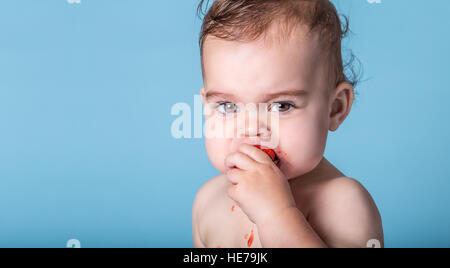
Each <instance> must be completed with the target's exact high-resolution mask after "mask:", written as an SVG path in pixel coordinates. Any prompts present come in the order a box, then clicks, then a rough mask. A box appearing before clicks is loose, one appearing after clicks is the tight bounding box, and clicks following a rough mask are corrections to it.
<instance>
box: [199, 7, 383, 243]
mask: <svg viewBox="0 0 450 268" xmlns="http://www.w3.org/2000/svg"><path fill="white" fill-rule="evenodd" d="M202 2H203V1H202ZM202 4H203V3H200V8H201V7H202ZM344 32H345V30H343V29H342V26H341V22H340V19H339V16H338V14H337V11H336V9H335V8H334V6H333V5H332V4H331V3H330V2H329V1H328V0H216V1H215V2H214V3H213V4H212V5H211V7H210V9H209V10H208V12H207V13H206V15H205V17H204V21H203V26H202V32H201V38H200V44H201V58H202V71H203V79H204V88H202V89H201V96H202V101H203V104H204V107H206V108H205V119H206V121H207V124H208V126H209V128H208V129H210V130H211V131H212V130H215V131H217V129H232V130H233V131H232V132H233V134H234V135H233V136H229V135H228V136H226V135H224V136H223V137H220V135H219V136H212V135H211V136H210V137H208V135H206V149H207V153H208V156H209V158H210V160H211V162H212V164H213V166H214V167H215V168H216V169H217V170H218V171H220V172H221V174H220V175H218V176H217V177H215V178H213V179H211V180H209V181H208V182H207V183H206V184H205V185H203V186H202V187H201V189H200V190H199V191H198V193H197V195H196V197H195V200H194V204H193V209H192V231H193V240H194V247H209V248H216V247H227V248H235V247H252V248H253V247H265V248H266V247H269V248H273V247H366V246H367V245H368V242H369V241H377V242H378V243H379V244H378V246H381V247H383V246H384V239H383V228H382V223H381V217H380V214H379V212H378V209H377V207H376V205H375V203H374V201H373V200H372V198H371V196H370V194H369V193H368V192H367V191H366V190H365V188H364V187H363V186H362V185H361V184H360V183H359V182H358V181H356V180H355V179H352V178H348V177H346V176H345V175H344V174H343V173H342V172H340V171H339V170H338V169H337V168H336V167H334V166H333V165H332V164H331V163H330V162H329V161H328V160H327V159H325V158H324V156H323V155H324V151H325V146H326V141H327V135H328V131H336V130H337V129H338V128H339V126H340V125H341V124H342V122H343V121H344V120H345V118H346V117H347V115H348V114H349V112H350V110H351V107H352V103H353V98H354V90H353V85H354V84H353V83H352V82H351V81H349V79H348V78H347V77H346V75H345V74H344V67H343V61H342V56H341V39H342V36H343V34H344ZM248 104H255V107H257V106H259V107H261V105H260V104H265V106H264V105H263V106H262V107H267V110H266V111H265V112H267V114H270V115H276V118H277V120H265V118H264V117H265V116H264V115H263V114H264V113H263V112H261V111H262V110H261V109H260V110H258V111H256V112H255V109H251V108H248V109H247V108H246V107H252V106H251V105H248ZM244 106H245V107H244ZM207 111H209V112H207ZM252 111H253V112H252ZM238 115H243V116H244V118H245V124H238V123H236V120H237V118H238V117H239V116H238ZM271 118H275V117H272V116H271ZM263 119H264V120H263ZM252 120H256V122H257V124H256V125H255V124H251V123H249V122H250V121H252ZM236 133H237V134H236ZM274 141H275V142H274ZM270 144H272V145H270ZM270 149H272V150H270ZM269 152H272V154H273V153H274V154H275V156H276V160H277V161H276V162H274V161H272V160H274V159H273V155H272V157H270V153H269Z"/></svg>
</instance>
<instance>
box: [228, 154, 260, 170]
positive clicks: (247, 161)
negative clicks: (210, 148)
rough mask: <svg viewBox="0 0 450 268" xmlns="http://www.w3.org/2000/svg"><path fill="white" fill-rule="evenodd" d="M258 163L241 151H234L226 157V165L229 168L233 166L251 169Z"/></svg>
mask: <svg viewBox="0 0 450 268" xmlns="http://www.w3.org/2000/svg"><path fill="white" fill-rule="evenodd" d="M256 164H257V162H256V161H255V160H253V159H251V158H250V157H249V156H248V155H246V154H244V153H241V152H235V153H232V154H230V155H228V156H227V157H226V158H225V167H226V168H227V170H228V169H232V168H239V169H243V170H250V169H251V168H252V167H254V166H255V165H256Z"/></svg>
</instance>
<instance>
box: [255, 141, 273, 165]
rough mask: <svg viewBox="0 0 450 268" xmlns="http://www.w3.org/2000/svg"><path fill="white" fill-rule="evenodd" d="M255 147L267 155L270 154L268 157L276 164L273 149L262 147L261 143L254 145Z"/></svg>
mask: <svg viewBox="0 0 450 268" xmlns="http://www.w3.org/2000/svg"><path fill="white" fill-rule="evenodd" d="M255 147H256V148H258V149H260V150H262V151H263V152H265V153H266V154H267V155H268V156H270V158H271V159H272V161H273V162H274V163H275V165H277V164H278V162H279V159H278V157H277V155H276V154H275V151H274V150H272V149H265V148H264V149H262V148H261V145H255Z"/></svg>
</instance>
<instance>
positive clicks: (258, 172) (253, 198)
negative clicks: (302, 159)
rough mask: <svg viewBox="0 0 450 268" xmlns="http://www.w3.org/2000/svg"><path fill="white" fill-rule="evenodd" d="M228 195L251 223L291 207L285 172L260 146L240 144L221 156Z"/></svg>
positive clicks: (291, 198) (290, 194) (291, 202)
mask: <svg viewBox="0 0 450 268" xmlns="http://www.w3.org/2000/svg"><path fill="white" fill-rule="evenodd" d="M225 166H226V167H227V173H226V175H227V178H228V181H229V182H230V183H231V184H230V186H229V187H228V196H229V197H230V198H231V199H233V200H234V201H235V202H236V203H237V205H238V206H239V207H240V208H241V209H242V211H244V213H245V214H246V215H247V216H248V218H249V219H250V220H251V221H252V222H253V223H255V224H257V223H258V222H262V221H265V220H266V219H269V218H270V217H275V216H276V215H277V214H278V213H281V212H282V211H283V210H285V209H289V208H292V207H295V201H294V198H293V196H292V193H291V189H290V187H289V183H288V180H287V178H286V176H284V174H283V173H282V172H281V170H280V169H279V168H278V167H277V166H276V165H275V164H274V163H273V161H272V159H271V158H270V157H269V156H268V155H267V154H266V153H264V152H263V151H262V150H260V149H258V148H256V147H254V146H252V145H249V144H242V145H241V146H240V147H239V149H238V152H235V153H232V154H230V155H228V157H227V158H226V159H225Z"/></svg>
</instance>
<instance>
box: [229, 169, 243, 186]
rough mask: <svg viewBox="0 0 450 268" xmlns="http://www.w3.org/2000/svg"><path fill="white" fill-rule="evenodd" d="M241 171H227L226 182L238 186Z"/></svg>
mask: <svg viewBox="0 0 450 268" xmlns="http://www.w3.org/2000/svg"><path fill="white" fill-rule="evenodd" d="M242 172H243V171H242V170H240V169H236V168H233V169H230V170H228V171H227V180H228V182H230V183H231V184H233V185H237V184H239V181H240V178H241V176H240V175H241V174H242Z"/></svg>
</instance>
